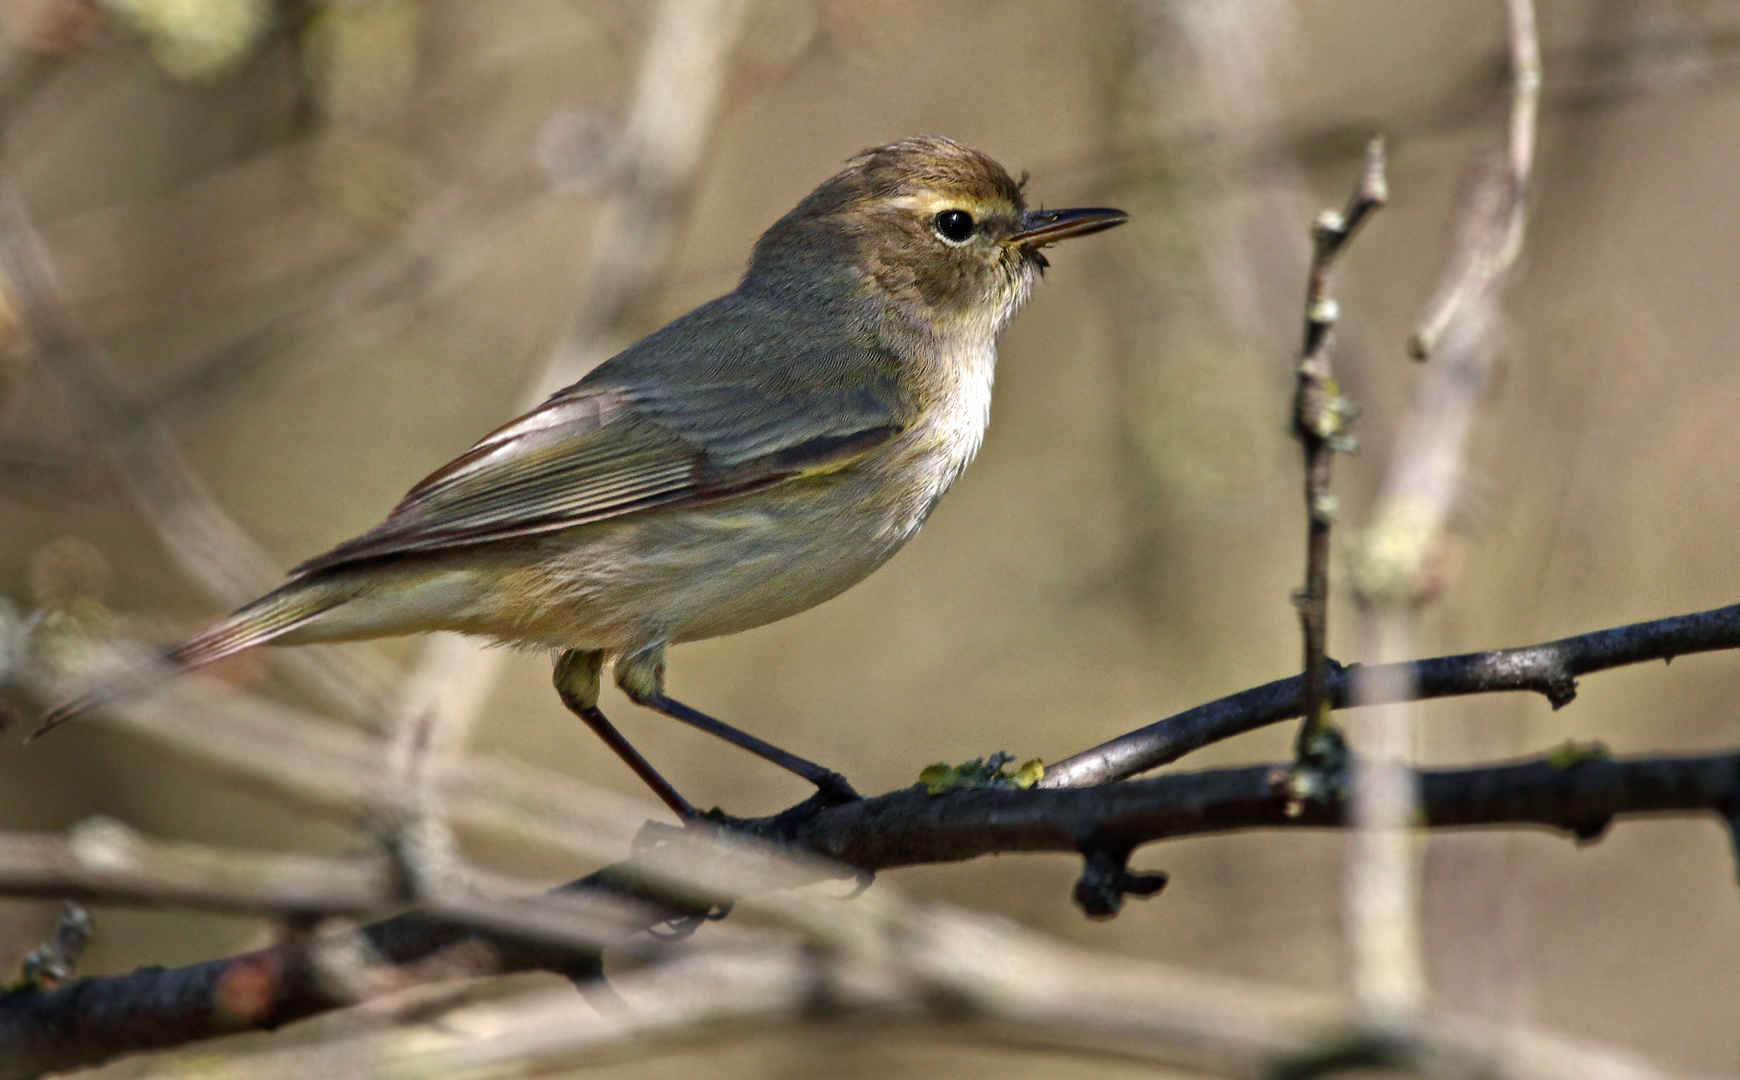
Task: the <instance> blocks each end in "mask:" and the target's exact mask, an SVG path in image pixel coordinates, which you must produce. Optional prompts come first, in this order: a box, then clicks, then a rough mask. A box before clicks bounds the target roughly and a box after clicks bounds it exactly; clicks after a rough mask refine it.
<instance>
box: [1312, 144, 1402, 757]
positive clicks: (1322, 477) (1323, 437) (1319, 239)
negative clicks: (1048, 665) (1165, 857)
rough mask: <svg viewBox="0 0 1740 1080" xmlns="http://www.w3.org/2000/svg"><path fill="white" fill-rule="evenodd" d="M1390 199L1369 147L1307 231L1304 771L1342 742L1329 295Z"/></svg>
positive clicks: (1336, 445) (1336, 398)
mask: <svg viewBox="0 0 1740 1080" xmlns="http://www.w3.org/2000/svg"><path fill="white" fill-rule="evenodd" d="M1388 197H1389V192H1388V188H1387V185H1386V183H1385V181H1384V144H1383V140H1382V139H1381V138H1375V139H1373V140H1372V141H1371V143H1370V145H1369V146H1367V147H1366V154H1365V168H1364V169H1363V170H1362V172H1361V173H1360V178H1359V183H1358V185H1357V186H1355V188H1354V190H1353V195H1352V197H1351V198H1350V199H1349V200H1348V203H1347V209H1346V210H1343V211H1342V212H1340V213H1336V212H1335V211H1333V210H1326V211H1324V212H1323V213H1321V214H1319V215H1318V216H1317V220H1316V221H1315V222H1313V223H1312V227H1311V242H1312V256H1311V274H1310V279H1309V284H1308V285H1307V287H1306V292H1305V343H1304V347H1303V348H1302V349H1301V351H1300V358H1299V366H1298V368H1297V374H1298V385H1297V389H1296V391H1295V395H1294V399H1293V400H1294V413H1293V430H1294V433H1295V434H1296V435H1297V436H1298V438H1299V441H1300V443H1301V444H1302V445H1303V446H1304V449H1305V508H1306V513H1307V516H1308V519H1309V522H1310V524H1309V528H1308V531H1307V534H1306V546H1305V588H1304V590H1303V591H1302V592H1301V593H1300V594H1299V596H1298V597H1297V603H1298V606H1299V625H1300V629H1301V630H1302V632H1303V635H1304V639H1305V722H1304V724H1303V725H1302V726H1301V728H1300V731H1299V747H1298V752H1299V759H1300V761H1301V763H1303V764H1306V765H1309V766H1324V767H1328V766H1331V765H1332V764H1333V763H1334V761H1335V760H1336V759H1337V758H1338V756H1339V755H1338V750H1339V747H1340V736H1339V734H1338V733H1336V731H1335V728H1334V725H1333V724H1332V723H1331V721H1330V717H1329V713H1330V701H1329V654H1328V635H1329V531H1330V528H1331V526H1332V525H1333V523H1334V521H1335V511H1336V507H1335V497H1334V496H1333V495H1331V494H1330V491H1329V478H1330V466H1331V462H1332V460H1333V455H1334V454H1335V453H1336V452H1337V451H1339V450H1347V449H1351V448H1352V445H1353V439H1352V434H1351V431H1350V427H1351V425H1352V422H1353V418H1354V416H1355V409H1354V407H1353V404H1352V402H1350V401H1348V400H1347V398H1345V397H1343V396H1342V395H1341V391H1340V388H1339V386H1338V385H1337V384H1336V381H1335V372H1334V369H1333V367H1332V366H1331V364H1330V360H1329V345H1330V340H1331V338H1332V337H1333V336H1334V330H1335V323H1336V320H1337V318H1338V317H1339V315H1340V310H1339V308H1338V307H1337V305H1336V302H1335V300H1334V299H1333V298H1332V297H1331V296H1330V281H1331V278H1332V276H1333V273H1334V270H1335V265H1336V261H1337V260H1338V258H1339V257H1340V255H1341V253H1342V252H1343V251H1344V250H1346V248H1347V245H1348V242H1349V241H1350V240H1352V239H1353V236H1354V234H1355V233H1357V232H1358V231H1359V227H1360V226H1361V225H1362V224H1364V223H1365V220H1366V218H1367V217H1369V216H1371V213H1372V211H1374V210H1376V209H1378V208H1379V207H1381V206H1383V204H1384V201H1385V200H1386V199H1387V198H1388Z"/></svg>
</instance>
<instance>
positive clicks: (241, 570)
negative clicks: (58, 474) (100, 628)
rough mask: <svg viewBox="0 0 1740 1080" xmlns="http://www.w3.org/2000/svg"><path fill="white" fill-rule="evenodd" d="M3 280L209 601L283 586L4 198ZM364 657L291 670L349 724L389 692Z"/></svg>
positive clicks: (324, 652) (312, 656)
mask: <svg viewBox="0 0 1740 1080" xmlns="http://www.w3.org/2000/svg"><path fill="white" fill-rule="evenodd" d="M0 275H3V276H4V287H5V289H6V292H7V297H8V299H9V301H10V302H11V303H12V305H13V307H14V308H15V309H16V311H17V313H18V319H19V322H20V324H21V326H22V327H23V330H24V333H25V335H26V336H27V337H28V338H29V340H30V342H31V344H32V346H33V348H34V349H35V352H36V359H37V362H38V363H39V364H40V365H41V366H42V368H43V370H44V371H46V372H47V373H48V374H49V375H50V376H51V377H52V378H53V379H54V380H55V382H56V383H57V384H58V385H59V386H60V387H61V389H62V392H63V394H64V396H65V398H66V400H67V402H68V404H69V405H70V406H71V407H72V409H73V410H74V412H75V414H76V415H78V416H79V418H80V420H81V422H82V423H83V424H84V425H85V426H86V428H87V429H88V430H89V431H90V432H91V434H92V435H93V436H94V437H95V438H97V439H98V440H99V441H101V442H102V444H103V448H104V450H105V451H107V453H108V456H109V459H110V462H111V464H112V465H113V466H114V467H115V469H116V471H117V473H118V474H119V475H120V477H121V479H122V480H123V482H124V483H125V484H126V486H127V489H128V491H129V493H130V494H132V496H133V499H134V501H135V503H136V504H137V505H138V507H139V509H140V510H141V511H142V512H143V513H144V514H145V516H146V517H147V518H148V519H149V520H150V521H151V523H152V525H153V526H154V527H155V529H156V530H157V534H158V537H159V538H160V539H161V541H162V543H163V547H164V550H165V551H166V552H167V553H168V554H169V556H170V557H171V558H172V559H173V560H174V561H175V563H176V565H177V566H178V567H179V568H180V570H181V571H182V573H183V574H185V575H186V576H187V578H188V580H190V581H192V582H193V583H194V584H195V585H196V586H197V587H198V588H200V589H201V591H203V592H204V593H205V594H206V595H207V596H208V597H210V598H211V599H212V600H214V601H215V602H217V603H219V604H222V605H224V606H226V607H235V606H239V605H241V604H243V603H245V602H246V601H248V600H251V599H253V598H254V597H256V596H259V595H260V594H262V593H265V592H268V591H270V590H271V589H273V588H275V587H276V586H277V585H278V583H279V581H280V580H281V579H282V577H283V573H282V570H281V568H279V567H278V566H277V565H276V564H275V562H274V561H273V559H272V558H271V556H269V555H267V554H266V552H265V551H264V550H262V549H261V548H260V546H259V545H258V544H257V543H255V541H254V539H253V538H252V537H251V536H249V535H248V533H247V532H246V530H244V529H243V528H242V527H241V526H240V525H239V524H237V523H236V521H235V519H234V518H232V517H230V516H229V515H228V514H227V513H225V512H224V510H223V508H222V507H221V506H219V505H218V503H217V501H216V500H215V499H214V498H212V496H211V493H210V492H209V491H207V490H206V488H205V485H204V484H203V483H202V482H201V481H200V479H199V478H198V476H197V475H195V473H194V471H193V469H192V468H191V467H190V466H189V465H188V464H187V461H186V459H185V458H184V457H183V456H182V454H181V450H180V448H179V447H178V446H177V445H176V443H175V440H174V438H173V437H172V436H171V435H170V434H169V433H168V432H167V431H166V430H164V429H163V428H161V427H160V426H158V425H157V424H155V423H153V422H151V421H150V420H148V419H147V418H145V417H143V416H141V415H139V413H138V410H137V409H136V408H135V407H134V405H133V403H132V399H131V396H130V394H129V393H128V391H127V390H126V389H125V387H124V379H123V376H122V375H121V373H120V371H119V370H118V369H117V368H116V367H115V364H114V362H113V361H112V360H111V359H110V358H109V357H108V356H107V355H106V354H105V353H103V352H102V351H101V350H99V349H97V348H96V347H95V346H93V345H90V344H88V343H85V342H83V341H81V340H79V338H78V336H77V334H76V333H75V331H74V330H73V328H72V325H71V323H70V322H69V320H68V319H67V317H66V315H65V314H64V313H63V312H62V311H61V308H60V303H59V300H58V298H57V294H56V291H55V284H54V274H53V270H52V268H51V267H50V265H49V263H48V259H47V255H46V253H45V252H44V250H43V248H42V245H41V244H40V242H39V241H38V239H37V237H36V234H35V232H34V230H33V229H32V227H31V225H30V222H29V219H28V217H27V216H26V215H25V212H24V210H23V208H22V207H20V206H19V205H18V203H17V200H16V199H15V198H14V197H13V196H12V194H11V193H10V192H5V193H0ZM365 655H366V654H361V653H356V652H347V651H340V650H329V649H314V650H301V651H298V652H297V653H295V654H293V655H289V656H286V657H285V659H284V663H285V665H286V669H287V670H288V671H290V672H291V673H292V674H295V675H296V676H297V677H298V681H300V682H301V683H302V684H303V685H305V686H307V687H308V688H309V689H311V690H312V691H314V692H315V693H317V694H319V695H320V697H321V699H322V700H324V701H326V702H328V703H330V704H331V705H333V706H335V707H336V708H338V709H340V710H341V711H342V712H343V713H344V714H346V715H348V716H351V717H362V716H367V715H369V714H370V712H371V710H372V709H373V708H374V703H375V702H376V701H377V700H378V698H379V695H380V694H381V692H382V690H383V689H384V686H385V678H384V672H383V670H382V669H379V668H377V667H376V666H375V665H372V664H370V663H368V662H367V661H366V660H365V659H363V657H364V656H365Z"/></svg>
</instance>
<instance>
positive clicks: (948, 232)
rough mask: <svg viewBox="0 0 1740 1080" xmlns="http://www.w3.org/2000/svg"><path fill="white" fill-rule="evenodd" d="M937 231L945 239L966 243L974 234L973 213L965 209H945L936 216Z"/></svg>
mask: <svg viewBox="0 0 1740 1080" xmlns="http://www.w3.org/2000/svg"><path fill="white" fill-rule="evenodd" d="M936 231H937V232H939V233H941V234H942V238H943V239H944V240H948V241H950V242H952V243H956V244H960V243H964V242H966V241H967V240H968V239H970V238H971V237H972V235H973V215H971V214H969V213H967V212H966V211H965V210H944V211H943V212H942V213H940V214H938V215H937V216H936Z"/></svg>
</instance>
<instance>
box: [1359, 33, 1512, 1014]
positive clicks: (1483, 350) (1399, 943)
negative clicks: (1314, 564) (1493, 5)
mask: <svg viewBox="0 0 1740 1080" xmlns="http://www.w3.org/2000/svg"><path fill="white" fill-rule="evenodd" d="M1507 3H1508V7H1509V13H1510V50H1511V70H1512V89H1511V111H1510V129H1509V138H1508V144H1507V153H1506V154H1505V155H1504V156H1503V158H1502V160H1501V162H1498V163H1491V164H1486V165H1482V166H1480V167H1479V168H1477V169H1476V170H1475V172H1474V173H1473V174H1472V177H1471V180H1470V182H1469V183H1468V184H1467V185H1466V187H1465V190H1464V193H1463V199H1462V205H1461V207H1460V208H1459V212H1458V214H1457V225H1456V228H1455V231H1454V237H1455V239H1454V242H1453V247H1452V253H1451V256H1450V258H1449V260H1448V262H1447V264H1446V267H1445V274H1444V279H1443V283H1442V285H1441V286H1440V288H1439V290H1438V292H1437V294H1436V295H1435V296H1434V298H1433V300H1432V302H1431V304H1430V305H1429V307H1428V313H1427V316H1426V318H1425V319H1424V320H1422V322H1421V324H1420V327H1419V329H1418V330H1417V331H1416V332H1415V334H1414V336H1413V338H1412V340H1411V341H1410V343H1409V345H1410V351H1411V352H1412V354H1413V355H1414V356H1415V357H1416V358H1417V359H1421V360H1424V359H1426V358H1427V357H1428V356H1430V357H1432V358H1433V360H1434V363H1433V365H1432V367H1431V368H1430V369H1429V370H1428V371H1427V374H1426V376H1425V378H1423V379H1422V380H1421V382H1420V386H1419V388H1418V390H1417V391H1416V394H1415V398H1414V402H1413V405H1412V406H1411V407H1410V409H1409V412H1408V416H1407V417H1406V418H1405V420H1404V422H1403V424H1402V428H1401V434H1400V436H1399V437H1398V439H1397V442H1396V448H1395V451H1394V454H1393V456H1392V458H1391V461H1390V467H1389V471H1388V473H1387V475H1386V477H1385V480H1384V485H1383V488H1382V491H1381V493H1380V495H1379V499H1378V503H1377V506H1376V508H1375V509H1374V511H1373V515H1372V521H1373V525H1372V527H1371V528H1370V529H1369V530H1367V532H1366V533H1365V535H1364V536H1363V537H1362V538H1361V544H1360V547H1359V549H1358V551H1357V552H1356V554H1355V558H1354V560H1353V564H1352V571H1353V573H1352V579H1353V585H1354V589H1355V593H1356V595H1357V596H1358V597H1359V600H1360V603H1361V606H1362V608H1363V609H1364V610H1365V611H1366V612H1367V613H1368V620H1367V627H1368V630H1367V641H1368V644H1367V648H1366V650H1365V652H1366V655H1367V657H1368V658H1369V659H1370V660H1371V661H1373V662H1374V663H1375V664H1377V665H1386V662H1387V661H1392V660H1398V659H1403V658H1406V657H1409V656H1413V655H1415V653H1416V643H1417V636H1418V634H1417V631H1418V624H1419V612H1420V608H1421V606H1422V605H1423V604H1426V603H1429V602H1430V601H1431V600H1433V599H1434V598H1436V596H1438V595H1439V594H1441V592H1442V590H1443V588H1444V582H1443V581H1442V580H1439V579H1440V578H1441V576H1442V575H1441V574H1440V573H1438V572H1437V571H1436V569H1435V564H1436V563H1438V562H1440V561H1441V560H1440V559H1439V558H1438V555H1439V550H1440V546H1441V542H1442V537H1443V532H1444V528H1445V525H1446V522H1447V521H1448V519H1449V515H1450V512H1451V510H1452V508H1453V506H1454V504H1455V500H1456V496H1457V492H1458V490H1459V488H1460V481H1461V477H1462V471H1463V464H1464V458H1465V456H1466V448H1467V441H1468V434H1469V432H1470V430H1471V428H1472V424H1473V419H1474V414H1475V410H1476V407H1477V405H1478V402H1479V399H1480V396H1481V393H1482V391H1483V390H1484V388H1485V385H1486V381H1487V377H1488V375H1489V374H1490V371H1491V367H1492V359H1493V355H1494V353H1495V352H1496V346H1495V342H1494V341H1493V337H1494V331H1495V328H1496V326H1497V324H1498V319H1497V314H1498V312H1497V302H1498V297H1499V294H1500V292H1501V290H1502V287H1503V285H1504V284H1505V282H1506V280H1507V279H1508V276H1509V274H1508V272H1509V270H1510V268H1511V267H1512V265H1513V264H1514V263H1515V261H1516V258H1517V256H1518V254H1519V253H1520V252H1521V250H1522V243H1523V236H1524V232H1525V228H1526V224H1527V217H1526V200H1527V194H1528V187H1529V175H1530V171H1531V167H1532V164H1533V160H1534V145H1535V121H1536V114H1537V110H1538V104H1539V96H1540V82H1541V62H1540V49H1539V43H1538V40H1537V38H1536V34H1535V18H1534V7H1533V4H1532V0H1507ZM1374 670H1376V671H1378V672H1381V673H1383V674H1382V677H1383V678H1386V679H1387V680H1388V682H1387V683H1386V684H1379V683H1378V682H1377V681H1376V680H1375V679H1370V678H1368V679H1365V680H1362V682H1361V684H1360V685H1359V686H1358V687H1356V689H1355V700H1356V701H1368V702H1378V701H1385V702H1395V703H1397V704H1388V705H1383V706H1381V707H1377V708H1373V709H1369V710H1364V711H1363V712H1362V714H1361V718H1360V721H1359V724H1360V726H1359V729H1358V732H1357V735H1358V737H1357V738H1356V739H1355V745H1356V746H1358V747H1359V751H1360V753H1359V756H1358V757H1357V758H1356V760H1355V762H1354V771H1353V775H1354V785H1353V817H1354V824H1355V829H1354V832H1353V834H1352V836H1351V837H1350V850H1349V855H1348V861H1347V878H1346V901H1345V903H1346V919H1347V926H1348V933H1349V936H1350V946H1351V950H1352V968H1353V982H1354V992H1355V996H1356V998H1357V999H1358V1001H1359V1005H1360V1008H1361V1010H1362V1012H1363V1013H1364V1014H1365V1016H1366V1020H1367V1022H1368V1023H1370V1024H1372V1025H1374V1026H1376V1027H1380V1028H1389V1029H1394V1028H1396V1027H1397V1026H1398V1025H1401V1024H1403V1023H1405V1022H1406V1021H1408V1019H1409V1018H1410V1017H1413V1016H1416V1015H1418V1013H1419V1010H1420V1009H1421V1007H1422V1005H1423V1001H1424V996H1425V990H1426V974H1425V962H1424V958H1423V956H1422V948H1421V931H1420V926H1419V891H1420V883H1419V877H1420V862H1419V849H1418V843H1417V842H1416V840H1415V839H1414V837H1413V836H1412V828H1413V826H1414V824H1415V823H1416V822H1417V821H1418V820H1419V809H1420V794H1419V785H1418V776H1417V774H1416V773H1415V771H1414V767H1413V756H1414V747H1415V742H1416V741H1417V735H1416V732H1417V729H1418V715H1417V713H1418V709H1417V706H1416V705H1414V704H1411V703H1409V702H1408V699H1410V698H1412V697H1413V696H1414V694H1413V690H1414V688H1413V686H1411V685H1410V682H1411V675H1410V673H1409V670H1408V669H1406V668H1405V666H1403V665H1386V666H1379V667H1377V668H1375V669H1374Z"/></svg>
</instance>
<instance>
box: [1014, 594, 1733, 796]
mask: <svg viewBox="0 0 1740 1080" xmlns="http://www.w3.org/2000/svg"><path fill="white" fill-rule="evenodd" d="M1734 648H1740V604H1734V605H1731V606H1729V607H1723V608H1715V609H1713V610H1711V611H1701V612H1698V613H1696V614H1693V615H1676V616H1673V617H1671V618H1667V619H1657V620H1655V621H1653V622H1642V623H1632V624H1631V625H1629V626H1618V627H1614V628H1612V629H1609V630H1597V631H1595V632H1593V633H1589V634H1579V635H1577V636H1576V637H1568V638H1561V639H1560V640H1558V641H1549V642H1547V643H1545V644H1542V645H1525V646H1523V647H1521V648H1516V649H1495V650H1493V651H1491V652H1478V653H1463V654H1461V655H1459V656H1440V657H1435V658H1433V659H1430V660H1414V661H1411V662H1408V663H1406V664H1383V665H1378V666H1373V667H1362V666H1360V665H1358V664H1355V665H1352V666H1350V667H1340V666H1338V665H1334V664H1333V663H1332V664H1331V667H1330V672H1329V686H1328V690H1329V700H1330V704H1331V705H1332V706H1333V707H1334V708H1338V709H1339V708H1345V707H1347V706H1348V705H1350V704H1351V703H1353V701H1354V700H1355V699H1356V698H1357V700H1358V701H1359V703H1360V704H1362V705H1383V704H1388V703H1391V702H1394V701H1428V700H1431V699H1433V698H1442V697H1460V696H1462V695H1465V694H1491V693H1498V692H1502V691H1508V690H1532V691H1534V692H1535V693H1538V694H1542V695H1544V696H1545V697H1546V699H1547V700H1548V701H1550V702H1551V703H1552V705H1553V708H1555V709H1557V708H1560V707H1562V706H1564V705H1568V704H1570V702H1571V700H1572V699H1573V698H1575V697H1576V695H1577V678H1578V677H1579V676H1582V675H1587V674H1589V673H1590V672H1595V671H1606V670H1608V669H1609V668H1616V667H1624V666H1626V665H1627V664H1638V663H1643V662H1644V661H1648V660H1672V659H1673V658H1674V657H1676V656H1685V655H1688V654H1690V653H1701V652H1715V651H1717V650H1720V649H1734ZM1356 682H1358V683H1359V684H1360V685H1361V686H1362V687H1364V689H1363V690H1361V691H1360V692H1359V693H1357V694H1356V693H1355V683H1356ZM1408 686H1411V687H1412V690H1411V692H1408V693H1406V694H1401V695H1398V694H1397V693H1396V692H1395V691H1394V690H1393V689H1388V690H1386V688H1394V687H1408ZM1304 689H1305V688H1304V680H1303V679H1302V678H1300V677H1298V676H1294V677H1293V678H1290V679H1277V680H1276V681H1274V682H1272V683H1266V684H1264V685H1262V686H1257V687H1252V688H1251V689H1249V690H1245V691H1241V692H1240V693H1237V694H1233V695H1232V696H1230V697H1224V698H1221V699H1219V700H1217V701H1211V702H1209V703H1207V704H1205V705H1198V706H1196V707H1195V708H1193V709H1186V710H1185V711H1184V712H1181V713H1178V714H1176V715H1173V716H1169V717H1167V718H1166V719H1164V720H1159V721H1156V722H1155V723H1152V724H1150V725H1148V726H1147V727H1145V728H1139V729H1137V730H1136V731H1132V732H1129V733H1128V734H1125V735H1120V736H1118V737H1117V738H1115V739H1112V740H1111V741H1110V742H1105V743H1101V744H1100V745H1099V746H1096V747H1094V748H1093V749H1091V750H1087V751H1084V752H1082V753H1080V754H1076V755H1075V756H1073V757H1069V758H1065V759H1064V760H1062V761H1059V762H1057V763H1056V764H1054V765H1052V766H1051V767H1050V768H1048V769H1046V770H1045V778H1044V779H1043V780H1041V781H1040V782H1039V786H1040V787H1047V788H1057V787H1084V786H1091V785H1094V784H1104V783H1107V782H1110V781H1113V780H1122V779H1125V778H1127V777H1131V776H1135V775H1137V774H1138V773H1143V772H1147V771H1148V770H1149V769H1154V768H1158V767H1159V766H1161V765H1165V764H1166V763H1168V762H1171V761H1176V760H1178V759H1179V758H1181V757H1183V756H1184V755H1185V754H1188V753H1190V752H1191V751H1192V750H1197V749H1200V748H1202V747H1204V746H1207V745H1209V744H1210V743H1216V742H1220V741H1221V740H1222V739H1230V738H1232V737H1233V736H1234V735H1242V734H1244V733H1245V732H1247V731H1255V730H1256V729H1257V728H1260V727H1265V726H1267V725H1269V724H1274V723H1279V722H1280V721H1283V720H1291V719H1294V718H1295V717H1299V716H1303V715H1305V698H1304Z"/></svg>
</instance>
